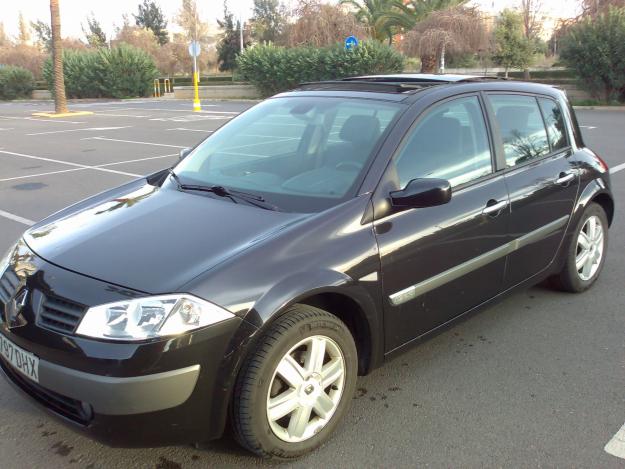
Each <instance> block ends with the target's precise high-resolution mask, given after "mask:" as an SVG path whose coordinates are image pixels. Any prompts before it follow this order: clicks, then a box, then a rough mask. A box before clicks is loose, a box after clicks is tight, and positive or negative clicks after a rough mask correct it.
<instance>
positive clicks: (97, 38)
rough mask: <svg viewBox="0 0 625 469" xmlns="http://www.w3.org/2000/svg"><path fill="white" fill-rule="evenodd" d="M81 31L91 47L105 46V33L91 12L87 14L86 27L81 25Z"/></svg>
mask: <svg viewBox="0 0 625 469" xmlns="http://www.w3.org/2000/svg"><path fill="white" fill-rule="evenodd" d="M82 31H83V33H85V38H86V39H87V42H88V43H89V45H90V46H91V47H106V44H107V41H106V34H105V33H104V30H103V29H102V26H101V25H100V22H99V21H98V20H97V19H96V18H95V16H94V15H93V13H92V14H91V16H87V28H86V29H85V27H84V26H83V27H82Z"/></svg>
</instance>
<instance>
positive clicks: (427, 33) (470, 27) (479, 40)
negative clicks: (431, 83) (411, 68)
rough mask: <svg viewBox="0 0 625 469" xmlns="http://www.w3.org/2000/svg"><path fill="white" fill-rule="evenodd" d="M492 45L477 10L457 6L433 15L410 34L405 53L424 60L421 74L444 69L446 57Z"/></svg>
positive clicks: (404, 46)
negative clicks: (489, 43) (450, 54)
mask: <svg viewBox="0 0 625 469" xmlns="http://www.w3.org/2000/svg"><path fill="white" fill-rule="evenodd" d="M487 45H488V35H487V32H486V27H485V24H484V21H483V19H482V17H481V15H480V12H479V11H478V10H477V9H476V8H467V7H455V8H450V9H447V10H440V11H435V12H433V13H431V14H430V15H429V16H428V17H427V18H426V19H425V20H423V21H421V22H419V23H417V25H416V26H415V27H414V29H412V30H411V31H409V32H408V33H406V35H405V37H404V40H403V42H402V44H401V48H402V51H403V52H404V53H405V54H406V55H408V56H410V57H416V56H419V57H421V72H422V73H436V72H437V71H438V70H439V69H440V68H442V69H444V66H445V64H444V61H445V54H446V53H448V52H451V53H464V52H476V51H478V50H483V49H484V48H486V47H487Z"/></svg>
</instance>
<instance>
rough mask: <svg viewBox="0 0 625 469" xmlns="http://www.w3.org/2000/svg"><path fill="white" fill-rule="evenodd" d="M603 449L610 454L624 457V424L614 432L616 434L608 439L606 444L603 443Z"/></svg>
mask: <svg viewBox="0 0 625 469" xmlns="http://www.w3.org/2000/svg"><path fill="white" fill-rule="evenodd" d="M603 450H604V451H605V452H606V453H608V454H611V455H612V456H616V457H617V458H621V459H625V424H624V425H623V426H622V427H621V429H620V430H619V431H618V432H616V435H614V436H613V437H612V439H611V440H610V441H608V444H607V445H605V447H604V448H603Z"/></svg>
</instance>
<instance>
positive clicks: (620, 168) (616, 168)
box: [610, 163, 625, 174]
mask: <svg viewBox="0 0 625 469" xmlns="http://www.w3.org/2000/svg"><path fill="white" fill-rule="evenodd" d="M624 169H625V163H622V164H619V165H617V166H614V167H613V168H612V169H610V174H615V173H618V172H619V171H623V170H624Z"/></svg>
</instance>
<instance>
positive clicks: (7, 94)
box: [0, 66, 35, 99]
mask: <svg viewBox="0 0 625 469" xmlns="http://www.w3.org/2000/svg"><path fill="white" fill-rule="evenodd" d="M34 88H35V78H34V77H33V74H32V73H31V72H30V71H29V70H26V69H25V68H21V67H12V66H6V67H0V99H16V98H30V94H31V93H32V91H33V89H34Z"/></svg>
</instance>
